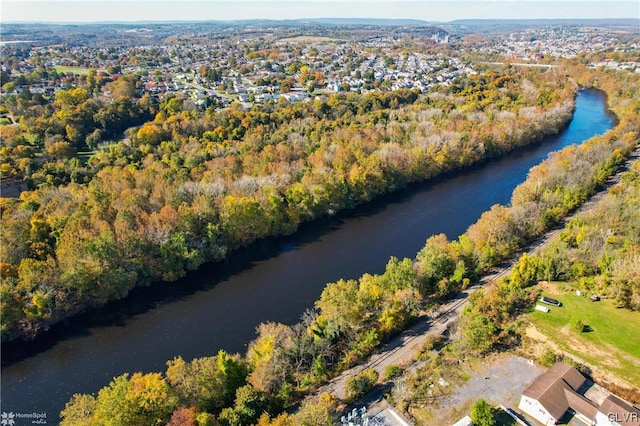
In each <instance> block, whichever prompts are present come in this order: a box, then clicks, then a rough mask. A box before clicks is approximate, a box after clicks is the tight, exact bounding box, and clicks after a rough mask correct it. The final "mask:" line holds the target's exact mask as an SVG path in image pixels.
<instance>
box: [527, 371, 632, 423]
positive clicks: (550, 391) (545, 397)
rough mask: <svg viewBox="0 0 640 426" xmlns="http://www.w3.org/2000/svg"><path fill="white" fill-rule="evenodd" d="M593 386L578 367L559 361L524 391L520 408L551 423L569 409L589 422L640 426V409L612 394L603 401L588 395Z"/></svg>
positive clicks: (558, 419) (544, 421)
mask: <svg viewBox="0 0 640 426" xmlns="http://www.w3.org/2000/svg"><path fill="white" fill-rule="evenodd" d="M592 386H593V382H591V381H589V380H587V379H586V378H585V377H584V376H583V375H582V374H581V373H580V372H579V371H578V370H576V369H575V368H573V367H572V366H570V365H567V364H562V363H557V364H555V365H554V366H553V367H551V368H550V369H549V370H547V371H546V372H545V373H544V374H542V375H541V376H539V377H538V378H537V379H536V380H534V381H533V382H532V383H531V384H530V385H529V386H528V387H527V388H526V389H525V390H524V392H522V396H521V398H520V404H519V405H518V408H519V409H520V410H522V411H523V412H525V413H527V414H528V415H530V416H531V417H533V418H534V419H536V420H538V421H539V422H540V423H542V424H544V425H547V426H551V425H555V424H557V423H558V422H559V421H560V419H561V418H562V417H563V416H564V415H565V414H566V413H567V412H570V413H572V414H574V415H575V416H576V417H578V418H580V420H582V421H583V422H585V423H586V424H588V425H594V426H632V425H635V426H640V410H638V409H637V408H635V407H634V406H632V405H631V404H629V403H627V402H625V401H623V400H621V399H620V398H618V397H616V396H615V395H612V394H609V395H608V396H607V397H606V398H605V399H604V400H603V401H601V403H600V404H597V403H596V402H594V401H591V400H589V399H588V398H587V397H585V392H586V391H587V390H588V389H589V388H591V387H592Z"/></svg>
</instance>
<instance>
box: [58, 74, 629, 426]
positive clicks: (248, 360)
mask: <svg viewBox="0 0 640 426" xmlns="http://www.w3.org/2000/svg"><path fill="white" fill-rule="evenodd" d="M565 71H566V73H567V74H568V75H570V76H572V78H573V79H575V81H577V82H578V83H579V84H581V85H582V86H584V87H597V88H600V89H602V90H604V91H605V92H606V93H607V95H608V100H609V104H610V107H611V108H612V109H613V110H614V111H615V113H616V114H617V116H618V119H619V123H618V125H617V126H616V127H615V128H614V129H613V130H611V131H609V132H607V133H606V134H604V135H601V136H596V137H594V138H592V139H590V140H588V141H586V142H584V143H582V144H581V145H578V146H569V147H567V148H565V149H564V150H562V151H559V152H557V153H555V154H554V155H552V156H550V157H549V158H548V159H547V160H545V161H544V162H543V163H541V164H540V165H539V166H537V167H535V168H533V169H532V170H531V171H530V173H529V176H528V177H527V180H526V181H525V182H524V183H522V184H521V185H520V186H519V187H518V188H517V189H516V190H515V191H514V193H513V196H512V200H511V204H510V205H509V206H499V205H496V206H493V207H492V209H491V210H490V211H487V212H486V213H484V214H483V215H482V217H481V218H480V219H479V220H478V221H477V222H476V223H475V224H473V225H472V226H471V227H469V229H468V230H467V231H466V232H465V233H464V234H463V235H461V236H460V237H459V238H458V239H456V240H454V241H449V240H447V238H446V237H445V236H444V235H436V236H433V237H431V238H429V239H428V240H427V242H426V244H425V246H424V248H423V249H422V250H421V251H420V252H419V253H418V254H417V255H416V258H415V259H413V260H411V259H403V260H398V259H395V258H392V259H390V261H389V263H388V264H387V267H386V270H385V272H384V273H383V274H380V275H370V274H365V275H363V276H362V277H360V278H359V279H355V280H339V281H337V282H335V283H329V284H328V285H327V287H326V288H325V290H324V291H323V293H322V295H321V297H320V298H319V300H317V301H316V304H315V309H313V310H309V311H307V312H305V314H304V315H303V317H302V319H301V322H300V323H298V324H296V325H294V326H287V325H284V324H276V323H266V324H262V325H260V326H259V327H258V329H257V334H258V336H257V338H256V339H255V340H254V341H253V342H252V343H251V344H250V345H249V349H248V351H247V353H246V355H245V356H243V357H241V356H239V355H234V356H231V355H229V354H227V353H225V352H220V353H219V354H218V355H217V356H215V357H205V358H199V359H194V360H192V361H185V360H183V359H181V358H176V359H174V360H171V361H169V362H168V363H167V370H166V372H164V373H149V374H141V373H135V374H133V375H128V374H125V375H123V376H120V377H117V378H115V379H114V380H113V381H112V382H111V383H110V384H109V385H108V386H106V387H104V388H103V389H101V390H100V392H99V393H98V394H97V395H82V394H76V395H74V397H73V398H72V399H71V401H70V402H69V403H68V404H67V406H66V408H65V410H64V411H63V412H62V417H63V423H62V424H64V425H80V424H114V423H113V422H114V421H115V423H117V424H131V425H134V424H165V423H166V424H170V425H178V424H182V425H225V426H226V425H243V424H255V425H261V426H266V425H300V424H305V425H331V424H336V413H337V411H336V410H337V407H338V401H337V400H336V399H335V398H334V397H333V396H331V395H328V394H324V395H320V396H316V397H308V398H306V399H304V400H303V402H302V403H301V405H300V406H299V409H298V410H296V411H295V412H294V413H289V412H283V410H284V409H285V408H286V407H291V406H292V404H294V403H295V402H297V401H300V399H301V398H303V397H304V396H305V395H307V394H309V393H310V392H311V391H313V389H315V387H316V386H317V385H318V384H320V383H322V382H324V381H325V380H327V379H329V378H331V377H332V376H334V375H336V374H338V373H339V372H340V371H342V370H343V369H345V368H346V367H348V366H351V365H354V364H355V363H357V362H359V361H360V360H362V359H363V358H364V357H366V356H368V355H369V354H370V353H371V352H372V351H373V350H374V349H375V348H376V347H377V346H378V345H379V344H380V343H381V342H383V341H385V339H387V338H389V336H392V335H393V334H394V333H397V332H398V331H399V330H401V329H402V328H403V327H404V326H405V325H406V324H408V323H409V322H410V321H411V319H412V317H414V316H415V315H416V314H417V313H418V311H419V310H420V309H422V308H424V307H425V306H430V305H433V304H436V303H438V301H439V300H442V299H443V298H446V297H447V296H449V295H451V294H453V293H455V292H457V291H459V290H460V289H462V288H464V287H466V286H468V285H469V284H470V283H471V282H472V281H473V280H474V279H476V278H477V277H478V276H479V275H481V274H483V273H485V272H487V271H489V270H490V269H491V268H492V267H494V266H495V265H497V264H498V263H499V262H501V261H503V260H504V259H506V258H508V257H510V256H512V255H513V254H514V252H516V251H517V250H519V249H521V248H522V247H524V245H525V244H526V243H528V242H530V241H532V240H533V239H534V238H536V237H539V236H541V235H542V234H543V233H544V232H545V231H547V230H549V229H550V228H551V227H552V226H554V225H556V224H557V223H558V222H559V221H560V220H561V219H562V218H563V217H564V216H566V215H567V214H568V213H570V212H571V211H573V210H575V209H576V208H577V207H578V206H579V205H580V204H582V203H583V202H584V201H586V200H587V199H588V198H589V197H590V196H591V195H592V194H593V193H594V191H595V190H596V189H597V188H599V187H601V186H602V185H604V184H605V182H606V179H607V177H608V176H609V175H611V174H612V173H613V172H614V171H615V170H617V168H618V167H619V166H620V165H621V164H622V162H623V161H624V159H625V158H626V157H627V156H628V155H629V153H630V152H631V150H632V149H633V148H635V147H636V146H637V144H638V135H639V134H640V117H639V115H640V96H639V95H640V78H639V77H638V76H637V75H633V74H631V73H625V72H622V73H614V72H608V71H601V70H590V69H587V68H585V67H583V66H578V65H574V64H571V63H569V64H566V66H565ZM414 105H415V104H414ZM411 109H412V107H407V108H406V109H403V111H405V110H406V111H410V110H411ZM453 111H455V109H453V110H451V111H449V113H448V114H447V115H449V114H451V113H452V112H453ZM442 114H443V115H444V114H445V113H444V112H442ZM391 115H392V116H395V113H394V114H391ZM518 115H519V114H518ZM389 127H390V126H389V125H387V130H388V129H389ZM430 128H431V129H433V128H432V127H430ZM400 147H402V145H400ZM443 147H444V145H443ZM338 149H339V148H338ZM434 160H435V158H434ZM637 177H638V174H637V164H636V166H635V168H634V169H633V170H632V171H630V172H629V173H627V174H625V177H624V178H623V184H622V185H621V186H617V187H615V188H614V189H613V190H612V194H611V195H610V196H609V197H610V199H608V201H607V202H606V203H605V204H603V205H602V206H601V207H599V209H600V210H598V211H597V212H596V213H594V214H593V215H592V216H587V217H581V218H579V219H575V220H573V221H572V222H571V224H570V226H569V228H568V230H567V231H566V232H565V233H564V234H563V237H562V243H561V244H564V245H565V246H566V247H568V248H569V250H570V251H569V252H568V253H569V256H571V258H572V259H573V258H576V259H580V261H579V262H567V261H566V254H565V253H567V251H566V250H565V249H564V248H562V249H561V250H560V251H559V253H560V254H558V255H554V254H553V250H552V251H550V252H547V253H545V254H544V255H543V256H540V257H529V256H526V255H525V256H522V257H521V258H520V261H519V263H518V265H517V266H516V268H514V271H513V273H512V274H511V275H510V276H509V277H508V278H507V279H503V280H501V281H499V282H498V283H497V284H496V285H494V286H493V287H492V288H491V289H490V290H487V291H486V292H483V291H479V292H477V293H476V294H477V296H475V297H474V299H473V300H472V301H471V305H470V307H469V308H468V309H467V314H465V315H463V319H462V323H461V328H462V330H463V331H462V332H463V335H464V336H463V338H462V342H461V344H462V345H463V348H464V352H463V353H468V354H471V355H479V354H480V355H481V354H485V353H487V352H490V351H492V350H495V349H496V348H497V347H508V346H510V345H513V344H514V342H515V341H517V339H518V336H517V333H516V330H515V329H514V327H512V326H510V324H511V321H512V319H513V318H514V317H515V316H516V315H518V313H520V312H523V311H524V310H526V309H528V307H529V306H530V304H531V302H532V300H531V298H532V297H535V294H534V295H533V296H532V293H531V292H529V291H527V289H528V288H531V286H533V285H534V284H536V283H537V281H538V280H540V279H551V280H553V279H559V278H563V279H572V280H579V282H581V283H584V284H583V285H585V286H599V291H601V292H602V293H603V294H605V293H610V294H611V296H612V297H616V298H617V300H619V302H620V303H621V304H622V305H624V306H625V307H627V308H630V309H637V308H638V306H637V300H638V290H639V289H638V286H637V282H638V281H637V272H638V268H637V265H638V263H637V260H638V232H637V229H636V228H637V222H638V221H637V209H634V208H633V206H634V205H635V204H637ZM634 203H635V204H634ZM595 215H599V216H598V219H597V220H596V219H593V218H594V217H596V216H595ZM600 216H602V217H604V220H605V223H606V224H607V226H606V227H605V228H600V227H599V224H598V222H599V221H600V219H601V218H600ZM627 225H630V226H627ZM223 229H224V228H223ZM601 229H605V232H604V234H603V233H602V232H601ZM592 246H593V247H595V248H598V247H600V249H599V250H596V251H593V252H592V251H591V247H592ZM634 262H635V263H634ZM483 293H485V294H489V295H491V298H488V297H485V296H483ZM496 301H500V303H494V302H496ZM438 359H441V358H436V359H434V360H433V361H432V365H431V367H429V365H427V367H429V368H432V367H433V368H435V367H437V365H436V364H438V362H440V361H438ZM374 379H375V378H371V377H369V378H368V377H362V381H363V382H367V381H371V380H373V381H375V380H374ZM425 383H427V384H428V382H427V381H425V380H422V381H420V380H417V379H416V380H414V382H412V384H410V386H414V390H422V391H424V390H425V388H424V386H423V385H424V384H425ZM356 387H357V386H356ZM111 419H117V420H111Z"/></svg>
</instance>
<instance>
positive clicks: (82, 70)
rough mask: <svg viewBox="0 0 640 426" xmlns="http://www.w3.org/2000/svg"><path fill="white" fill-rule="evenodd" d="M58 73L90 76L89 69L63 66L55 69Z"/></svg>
mask: <svg viewBox="0 0 640 426" xmlns="http://www.w3.org/2000/svg"><path fill="white" fill-rule="evenodd" d="M55 69H56V71H58V72H59V73H60V72H63V73H65V74H67V73H72V74H79V75H87V74H89V68H82V67H65V66H62V65H58V66H56V67H55Z"/></svg>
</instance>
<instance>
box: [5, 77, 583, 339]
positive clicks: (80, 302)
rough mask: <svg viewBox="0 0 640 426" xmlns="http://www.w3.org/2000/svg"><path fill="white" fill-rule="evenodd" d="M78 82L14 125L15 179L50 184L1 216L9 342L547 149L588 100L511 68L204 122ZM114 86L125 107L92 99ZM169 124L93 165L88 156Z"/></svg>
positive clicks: (197, 114)
mask: <svg viewBox="0 0 640 426" xmlns="http://www.w3.org/2000/svg"><path fill="white" fill-rule="evenodd" d="M71 82H73V81H71ZM75 83H76V84H77V87H74V88H68V89H66V90H61V91H59V92H58V93H57V94H56V96H55V102H54V103H53V104H52V105H45V106H42V105H39V104H34V105H32V103H33V102H34V100H33V98H32V99H31V100H21V99H18V100H17V103H16V105H15V107H14V108H15V109H14V114H22V115H21V118H20V124H19V126H12V127H7V126H2V127H0V129H2V131H3V132H4V133H3V147H2V149H3V154H4V155H3V158H4V159H5V161H6V162H5V163H4V164H3V165H2V168H3V169H7V170H9V171H10V173H14V172H15V171H17V172H19V173H20V174H22V175H25V176H27V177H28V180H29V182H30V184H31V185H32V186H33V187H34V190H33V191H26V192H23V193H22V194H21V196H20V198H19V199H7V198H5V199H2V204H1V206H0V207H1V209H2V226H3V232H2V235H1V236H0V244H1V245H2V247H3V251H2V259H0V266H1V268H2V275H3V281H2V284H1V285H2V288H1V291H2V300H1V303H2V311H3V321H2V339H3V341H6V340H10V339H14V338H16V337H19V336H21V337H27V338H29V337H33V336H35V335H37V334H38V333H39V332H41V331H42V330H46V329H47V327H48V326H49V325H51V324H53V323H56V322H58V321H60V320H62V319H65V318H68V317H69V316H72V315H74V314H76V313H78V312H81V311H83V310H86V309H89V308H92V307H96V306H101V305H104V304H105V303H106V302H108V301H110V300H114V299H119V298H122V297H125V296H126V295H127V294H128V293H129V291H130V290H131V289H132V288H134V287H136V286H145V285H151V284H152V283H154V282H157V281H159V280H167V281H171V280H176V279H178V278H180V277H183V276H184V275H185V274H186V272H187V271H189V270H194V269H196V268H198V266H200V265H201V264H202V263H204V262H206V261H216V260H221V259H223V258H225V256H227V255H228V253H230V252H232V251H233V250H235V249H237V248H239V247H243V246H246V245H248V244H250V243H251V242H253V241H256V240H257V239H260V238H263V237H266V236H276V235H286V234H289V233H292V232H295V230H296V229H297V227H298V225H299V224H300V223H302V222H305V221H310V220H313V219H315V218H318V217H321V216H323V215H328V214H334V213H335V212H337V211H339V210H341V209H345V208H351V207H353V206H356V205H358V204H361V203H364V202H367V201H369V200H371V199H372V198H374V197H376V196H378V195H380V194H384V193H387V192H390V191H394V190H397V189H399V188H403V187H405V186H406V185H408V184H410V183H413V182H418V181H423V180H426V179H430V178H433V177H435V176H438V175H441V174H443V173H450V172H453V171H455V170H457V169H460V168H462V167H465V166H469V165H471V164H474V163H477V162H479V161H482V160H485V159H487V158H490V157H494V156H498V155H503V154H504V153H506V152H508V151H510V150H512V149H515V148H517V147H519V146H523V145H526V144H531V143H535V142H536V141H539V140H541V139H542V138H543V137H544V136H545V135H549V134H555V133H557V132H558V131H559V130H560V129H561V127H562V126H563V125H565V124H566V123H567V122H568V120H569V119H570V117H571V113H572V111H573V97H574V95H575V92H576V90H577V85H576V84H575V83H574V82H573V81H572V80H568V79H566V78H565V76H564V75H562V74H560V73H556V72H552V71H549V72H542V71H538V70H517V69H507V70H505V71H504V72H495V71H487V72H484V73H483V74H477V75H474V76H471V77H470V78H465V79H461V78H459V79H457V80H454V84H452V85H450V86H449V87H444V86H438V87H436V88H434V89H433V90H432V91H431V92H430V93H427V94H420V93H419V92H417V91H411V90H398V91H390V92H370V93H366V94H357V93H347V94H340V93H338V94H333V95H330V96H326V97H325V98H318V99H315V100H313V101H311V102H305V103H303V102H298V103H290V102H287V101H286V100H282V101H279V102H278V103H273V102H271V103H268V104H266V105H263V106H262V107H257V106H256V107H254V108H252V109H250V110H244V109H242V108H240V107H239V106H236V107H233V106H232V107H231V108H229V109H224V110H221V111H216V110H213V109H207V110H205V111H198V110H196V109H193V108H188V107H187V106H186V105H185V104H184V101H183V100H182V99H181V98H179V97H170V98H167V99H165V100H164V101H163V102H161V103H160V104H159V105H157V106H153V105H151V103H150V102H149V99H148V98H146V97H145V96H143V97H141V98H138V97H137V92H136V90H135V88H136V79H135V76H132V77H126V76H123V77H120V78H119V79H118V80H117V81H103V78H102V77H99V76H92V75H91V74H89V75H87V76H86V78H85V79H76V80H75ZM98 87H102V88H103V89H105V90H108V92H109V93H110V96H111V97H112V98H113V100H112V102H111V103H109V102H108V101H106V100H104V99H103V100H100V101H97V100H96V99H95V97H94V96H91V94H92V93H95V92H96V91H98V89H97V88H98ZM114 97H115V98H114ZM100 99H102V98H100ZM154 113H155V116H153V117H152V118H153V119H152V120H150V121H147V122H145V123H144V124H143V125H141V126H138V127H134V128H129V130H127V132H126V138H125V140H122V141H120V142H118V143H114V144H110V145H108V146H106V147H104V148H102V149H98V150H97V151H96V153H95V154H93V155H91V156H89V158H88V159H86V163H83V162H82V161H80V158H79V157H78V155H77V153H78V152H79V150H81V149H90V148H93V147H98V145H100V143H101V142H102V141H103V140H104V139H105V138H106V136H107V134H108V133H109V132H111V133H110V135H111V136H112V135H113V133H114V132H119V131H122V130H123V129H124V128H125V127H127V126H128V125H130V124H131V123H132V122H135V121H136V120H139V119H144V118H145V117H147V116H149V115H152V114H154ZM576 202H577V201H576ZM552 219H553V217H551V218H550V220H552ZM508 249H509V246H508V245H507V246H505V247H499V248H498V250H499V251H501V252H502V251H504V250H508ZM496 255H500V253H496V254H495V255H494V254H492V255H491V256H490V257H492V258H493V257H495V256H496ZM490 260H491V259H484V258H483V259H481V262H485V263H486V262H487V261H490ZM483 264H484V263H483ZM425 285H426V286H427V287H428V286H430V285H433V284H432V283H429V284H425ZM398 309H400V308H398ZM402 309H404V308H402ZM389 315H390V313H389ZM398 315H400V314H398ZM402 315H404V314H402ZM392 322H393V321H392ZM393 328H394V327H390V330H392V329H393ZM374 340H375V339H374Z"/></svg>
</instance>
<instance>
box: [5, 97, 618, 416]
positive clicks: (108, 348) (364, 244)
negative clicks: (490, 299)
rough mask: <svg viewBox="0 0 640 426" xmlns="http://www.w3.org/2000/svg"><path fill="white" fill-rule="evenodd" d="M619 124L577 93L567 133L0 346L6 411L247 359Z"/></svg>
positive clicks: (53, 407) (602, 106)
mask: <svg viewBox="0 0 640 426" xmlns="http://www.w3.org/2000/svg"><path fill="white" fill-rule="evenodd" d="M614 125H615V117H614V116H613V115H612V114H610V113H609V112H608V111H607V110H606V98H605V95H604V93H603V92H600V91H594V90H581V91H580V92H579V94H578V96H577V98H576V110H575V114H574V116H573V118H572V120H571V122H570V123H569V125H568V126H567V127H566V128H565V129H564V130H563V131H562V132H561V133H560V134H559V135H557V136H553V137H548V138H546V139H545V140H544V141H543V142H542V143H540V144H536V145H535V146H532V147H528V148H524V149H521V150H518V151H516V152H513V153H510V154H509V155H507V156H506V157H505V158H502V159H496V160H492V161H488V162H485V163H483V164H481V165H479V166H475V167H472V168H469V169H467V170H465V171H463V172H461V173H459V174H456V175H455V176H451V177H445V178H441V179H437V180H436V181H433V182H430V183H424V184H418V185H412V186H411V187H409V188H407V189H406V190H403V191H400V192H397V193H394V194H391V195H388V196H385V197H382V198H379V199H377V200H375V201H373V202H371V203H369V204H367V205H365V206H361V207H359V208H356V209H354V210H351V211H347V212H344V213H340V214H338V215H336V216H334V217H331V218H326V219H323V220H319V221H316V222H313V223H310V224H305V225H303V226H302V227H301V228H300V230H299V232H297V233H296V234H295V235H292V236H289V237H283V238H271V239H267V240H264V241H261V242H259V243H257V244H254V245H253V246H251V247H250V248H247V249H244V250H242V251H240V252H238V253H236V254H234V255H233V256H232V258H231V259H230V260H228V261H226V262H223V263H219V264H207V265H204V266H202V267H201V268H200V269H199V270H198V271H196V272H194V273H190V274H189V275H188V276H187V277H186V278H184V279H182V280H180V281H177V282H174V283H162V284H156V285H154V286H153V287H152V288H140V289H136V290H134V291H133V292H132V293H131V294H130V295H129V296H128V297H127V298H126V299H125V300H121V301H117V302H113V303H111V304H109V305H107V306H105V307H104V308H102V309H99V310H97V311H94V312H91V313H88V314H84V315H81V316H78V317H76V318H73V319H71V320H69V321H67V322H65V323H64V324H59V325H58V326H55V327H53V328H52V329H51V330H50V331H49V332H48V333H46V334H45V335H44V336H41V337H40V338H39V339H37V340H36V341H34V342H20V341H18V342H12V343H9V344H5V345H3V346H2V376H1V380H2V395H1V396H2V400H1V401H2V407H1V410H2V411H5V412H14V413H34V412H35V413H45V414H46V418H47V421H48V424H53V423H57V421H58V413H59V411H60V410H61V409H62V408H63V407H64V404H65V402H66V401H67V400H68V399H69V398H70V397H71V395H72V394H73V393H76V392H81V393H93V392H96V391H97V390H98V389H100V388H101V387H102V386H104V385H106V384H108V382H109V381H110V380H111V379H112V378H113V377H115V376H118V375H120V374H122V373H125V372H136V371H142V372H150V371H163V370H164V369H165V362H166V361H167V360H169V359H171V358H173V357H175V356H178V355H181V356H182V357H184V358H185V359H192V358H194V357H200V356H206V355H212V354H215V353H216V352H217V351H218V350H220V349H225V350H227V351H229V352H240V353H244V351H245V349H246V345H247V343H248V342H249V341H250V340H252V339H253V338H254V337H255V328H256V326H257V325H258V324H260V323H261V322H266V321H277V322H283V323H287V324H292V323H295V322H297V321H298V319H299V318H300V315H301V314H302V312H303V311H304V310H305V309H307V308H309V307H312V306H313V302H314V301H315V300H316V299H317V298H318V297H319V295H320V293H321V292H322V289H323V288H324V286H325V284H326V283H327V282H331V281H335V280H337V279H339V278H355V277H358V276H360V275H362V274H363V273H365V272H369V273H379V272H382V271H383V270H384V266H385V264H386V263H387V261H388V259H389V257H390V256H397V257H399V258H403V257H411V258H413V257H414V256H415V254H416V252H417V251H418V250H420V248H421V247H422V246H423V245H424V242H425V240H426V239H427V238H428V237H429V236H431V235H433V234H437V233H441V232H442V233H445V234H447V235H448V236H449V237H453V238H455V237H456V236H458V235H459V234H461V233H463V232H464V231H465V230H466V229H467V227H468V226H469V225H471V224H472V223H474V222H475V221H476V220H477V219H478V217H479V216H480V214H481V213H482V212H484V211H485V210H488V209H489V208H490V207H491V205H493V204H496V203H501V204H506V203H508V202H509V199H510V197H511V192H512V191H513V189H514V188H515V187H516V186H517V185H518V184H519V183H520V182H522V181H523V180H524V179H525V178H526V175H527V172H528V170H529V169H530V168H531V167H532V166H534V165H535V164H538V163H539V162H540V161H542V160H543V159H544V158H546V156H547V155H548V153H549V152H551V151H556V150H558V149H561V148H563V147H564V146H567V145H570V144H574V143H580V142H582V141H584V140H586V139H588V138H590V137H591V136H594V135H597V134H601V133H604V132H605V131H606V130H608V129H610V128H612V127H613V126H614ZM20 421H25V422H27V421H26V420H20ZM27 423H28V422H27ZM27 423H25V424H27ZM17 424H18V426H19V424H20V423H17Z"/></svg>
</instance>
